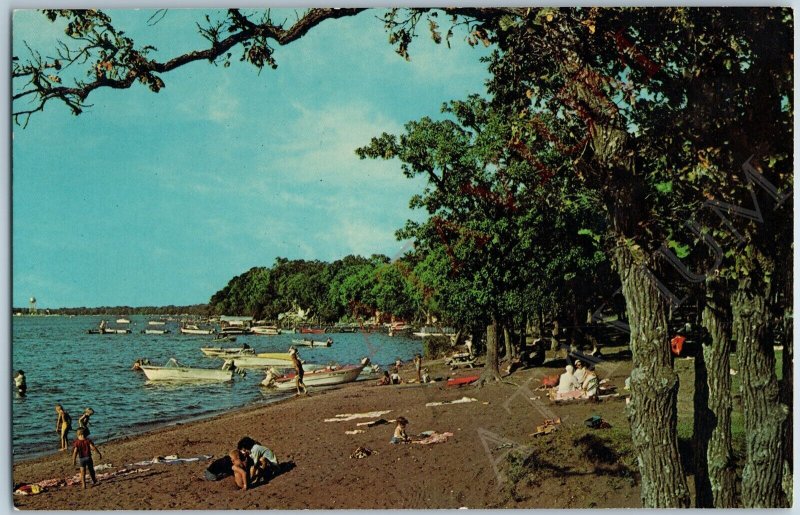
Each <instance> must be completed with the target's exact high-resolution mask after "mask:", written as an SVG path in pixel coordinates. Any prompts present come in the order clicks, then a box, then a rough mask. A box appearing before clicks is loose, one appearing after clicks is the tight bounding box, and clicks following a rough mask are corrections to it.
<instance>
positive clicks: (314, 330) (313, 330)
mask: <svg viewBox="0 0 800 515" xmlns="http://www.w3.org/2000/svg"><path fill="white" fill-rule="evenodd" d="M324 332H325V329H324V328H321V327H319V328H317V327H301V328H300V334H323V333H324Z"/></svg>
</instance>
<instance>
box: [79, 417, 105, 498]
mask: <svg viewBox="0 0 800 515" xmlns="http://www.w3.org/2000/svg"><path fill="white" fill-rule="evenodd" d="M75 434H77V435H78V438H77V439H76V440H75V441H74V442H72V464H73V465H78V466H79V467H80V469H81V488H86V470H87V469H88V470H89V476H90V477H91V478H92V484H93V485H94V484H97V477H96V476H95V475H94V462H93V461H92V450H94V452H96V453H97V456H98V457H99V458H100V459H102V458H103V455H102V454H101V453H100V450H99V449H98V448H97V447H96V446H95V444H94V442H93V441H91V440H89V439H88V438H86V430H85V429H84V428H82V427H79V428H78V430H77V431H76V432H75ZM78 459H80V463H78Z"/></svg>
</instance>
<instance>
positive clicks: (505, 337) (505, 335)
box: [503, 325, 514, 361]
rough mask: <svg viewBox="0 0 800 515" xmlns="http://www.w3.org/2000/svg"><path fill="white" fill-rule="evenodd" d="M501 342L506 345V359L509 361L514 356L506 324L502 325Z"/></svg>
mask: <svg viewBox="0 0 800 515" xmlns="http://www.w3.org/2000/svg"><path fill="white" fill-rule="evenodd" d="M503 343H505V346H506V359H507V360H508V361H511V359H512V358H513V357H514V349H513V346H512V344H511V333H510V332H509V330H508V326H507V325H503Z"/></svg>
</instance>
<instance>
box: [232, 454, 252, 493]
mask: <svg viewBox="0 0 800 515" xmlns="http://www.w3.org/2000/svg"><path fill="white" fill-rule="evenodd" d="M228 456H230V458H231V463H232V466H231V470H232V471H233V482H234V483H236V486H238V487H239V488H241V489H242V490H247V486H248V484H249V483H250V480H249V477H248V472H249V469H250V467H249V464H248V458H247V456H244V455H242V452H241V451H240V450H239V449H234V450H232V451H231V452H230V453H229V454H228Z"/></svg>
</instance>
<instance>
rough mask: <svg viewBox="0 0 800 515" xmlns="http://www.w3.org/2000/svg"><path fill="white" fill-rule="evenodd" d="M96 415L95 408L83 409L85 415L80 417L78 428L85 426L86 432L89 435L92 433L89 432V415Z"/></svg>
mask: <svg viewBox="0 0 800 515" xmlns="http://www.w3.org/2000/svg"><path fill="white" fill-rule="evenodd" d="M92 415H94V410H93V409H92V408H86V409H85V410H83V415H81V416H80V417H79V418H78V429H81V428H83V430H84V434H85V435H86V436H89V434H91V433H90V432H89V417H91V416H92Z"/></svg>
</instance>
